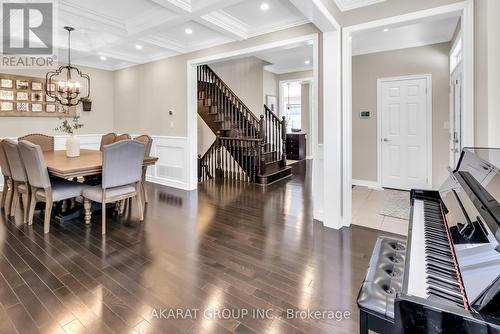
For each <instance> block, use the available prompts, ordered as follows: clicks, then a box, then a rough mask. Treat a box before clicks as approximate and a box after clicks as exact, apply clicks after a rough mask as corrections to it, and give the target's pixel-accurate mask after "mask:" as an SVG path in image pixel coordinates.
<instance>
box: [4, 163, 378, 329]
mask: <svg viewBox="0 0 500 334" xmlns="http://www.w3.org/2000/svg"><path fill="white" fill-rule="evenodd" d="M149 189H150V194H151V196H150V203H149V205H148V208H147V211H146V220H145V221H144V222H143V223H139V222H138V220H137V213H136V210H135V206H133V207H132V212H130V211H128V212H126V213H125V215H124V216H123V217H111V215H110V217H109V223H108V233H107V235H106V236H105V237H104V238H103V237H102V236H101V234H100V231H101V230H100V226H99V225H100V216H99V214H96V215H94V217H93V225H92V226H91V227H90V228H87V227H86V226H85V225H84V224H83V220H81V221H75V222H71V223H67V224H66V225H64V226H60V225H58V224H56V223H53V226H52V228H51V233H50V234H48V235H44V234H43V222H42V221H43V219H42V217H41V213H40V212H37V217H36V219H35V222H34V224H33V226H27V225H23V224H22V223H21V221H20V219H17V221H9V220H7V219H6V217H5V215H4V214H3V213H2V214H1V215H0V243H1V253H0V333H15V332H18V333H23V334H24V333H38V332H39V333H80V332H85V333H112V332H115V333H136V332H137V333H231V332H234V333H353V332H357V331H358V311H357V307H356V302H355V299H356V295H357V292H358V289H359V286H360V283H361V281H362V280H363V277H364V275H365V271H366V268H367V265H368V261H369V257H370V255H371V252H372V248H373V245H374V242H375V240H376V237H377V236H378V233H377V232H376V231H374V230H369V229H364V228H361V227H352V228H349V229H342V230H341V231H335V230H331V229H327V228H324V227H323V226H322V224H321V223H318V222H313V220H312V201H311V178H310V168H308V166H307V165H306V163H299V164H296V165H294V176H293V177H292V178H291V179H288V180H284V181H281V182H279V183H276V184H273V185H270V186H268V187H267V188H266V189H264V188H261V187H259V186H256V185H252V184H236V183H234V184H223V185H220V184H215V183H210V182H207V183H204V184H202V185H201V187H200V189H199V191H197V192H196V191H195V192H184V191H179V190H175V189H171V188H167V187H161V186H156V185H152V184H151V185H149ZM110 214H111V213H110ZM18 216H19V217H21V215H18ZM169 309H173V310H177V309H190V311H191V314H190V316H191V319H190V316H189V314H188V313H187V312H188V311H187V310H185V311H184V312H183V314H179V315H180V316H184V318H185V319H180V318H178V319H172V314H171V313H169ZM193 309H199V311H198V313H197V317H196V319H194V313H195V312H196V311H195V310H193ZM214 309H219V310H224V309H227V310H230V311H232V314H233V317H230V318H229V319H225V318H226V316H227V314H224V313H220V314H217V312H215V311H213V310H214ZM256 309H258V310H267V311H266V313H265V314H264V315H267V316H268V318H269V319H267V318H265V319H258V318H253V317H252V312H253V310H256ZM287 309H293V310H332V311H349V312H350V316H348V317H347V319H343V320H336V319H324V320H316V319H300V318H298V319H297V318H296V319H288V318H287V313H286V312H287V311H286V310H287ZM244 310H248V311H249V312H250V313H249V314H248V315H246V316H244V313H243V312H245V311H244ZM224 312H229V311H224ZM262 313H263V312H262ZM262 313H261V315H263V314H262ZM302 315H303V314H302ZM327 315H329V316H330V317H331V315H332V313H328V314H327ZM212 316H213V317H212ZM336 316H337V317H338V316H339V314H336ZM344 316H345V314H344ZM211 317H212V318H215V319H211ZM166 318H167V319H166ZM168 318H170V319H168Z"/></svg>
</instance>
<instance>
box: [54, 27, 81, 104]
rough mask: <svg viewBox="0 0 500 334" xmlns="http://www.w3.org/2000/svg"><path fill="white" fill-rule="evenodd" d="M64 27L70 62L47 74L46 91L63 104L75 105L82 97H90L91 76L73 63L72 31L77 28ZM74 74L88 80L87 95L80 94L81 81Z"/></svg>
mask: <svg viewBox="0 0 500 334" xmlns="http://www.w3.org/2000/svg"><path fill="white" fill-rule="evenodd" d="M64 29H66V30H67V31H68V64H67V65H66V66H61V67H59V69H57V70H56V71H54V72H48V73H47V74H46V75H45V92H46V93H47V95H48V96H50V97H51V98H53V99H56V100H57V102H59V103H60V104H61V105H63V106H67V107H73V106H76V105H78V104H79V103H80V102H81V101H82V99H85V98H89V97H90V77H89V76H88V75H87V74H84V73H82V72H81V71H80V70H79V69H78V68H76V67H74V66H72V65H71V32H72V31H73V30H75V28H73V27H64ZM72 74H76V75H77V76H78V77H77V79H79V78H82V79H83V81H86V82H87V95H86V96H80V82H79V81H76V80H73V79H72ZM80 81H81V80H80Z"/></svg>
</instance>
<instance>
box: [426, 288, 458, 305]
mask: <svg viewBox="0 0 500 334" xmlns="http://www.w3.org/2000/svg"><path fill="white" fill-rule="evenodd" d="M430 291H440V292H442V293H445V294H446V295H447V296H448V298H450V299H454V300H455V301H458V302H460V301H461V300H462V294H460V292H456V291H452V290H448V289H446V288H443V287H441V286H439V285H430V286H429V292H430Z"/></svg>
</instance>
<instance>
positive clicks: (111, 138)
mask: <svg viewBox="0 0 500 334" xmlns="http://www.w3.org/2000/svg"><path fill="white" fill-rule="evenodd" d="M116 137H117V135H116V133H114V132H110V133H108V134H105V135H104V136H102V138H101V146H100V147H99V150H100V151H101V152H102V149H103V147H104V146H105V145H109V144H113V143H114V142H115V140H116Z"/></svg>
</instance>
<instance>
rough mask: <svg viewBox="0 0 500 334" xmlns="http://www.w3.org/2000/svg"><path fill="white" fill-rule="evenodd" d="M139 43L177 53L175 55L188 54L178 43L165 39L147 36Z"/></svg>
mask: <svg viewBox="0 0 500 334" xmlns="http://www.w3.org/2000/svg"><path fill="white" fill-rule="evenodd" d="M141 41H143V42H145V43H149V44H152V45H156V46H158V47H160V48H164V49H168V50H172V51H174V52H177V53H186V52H188V49H187V48H186V46H184V45H182V44H180V43H177V42H173V41H171V40H168V39H165V38H161V37H156V36H148V37H144V38H141Z"/></svg>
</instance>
